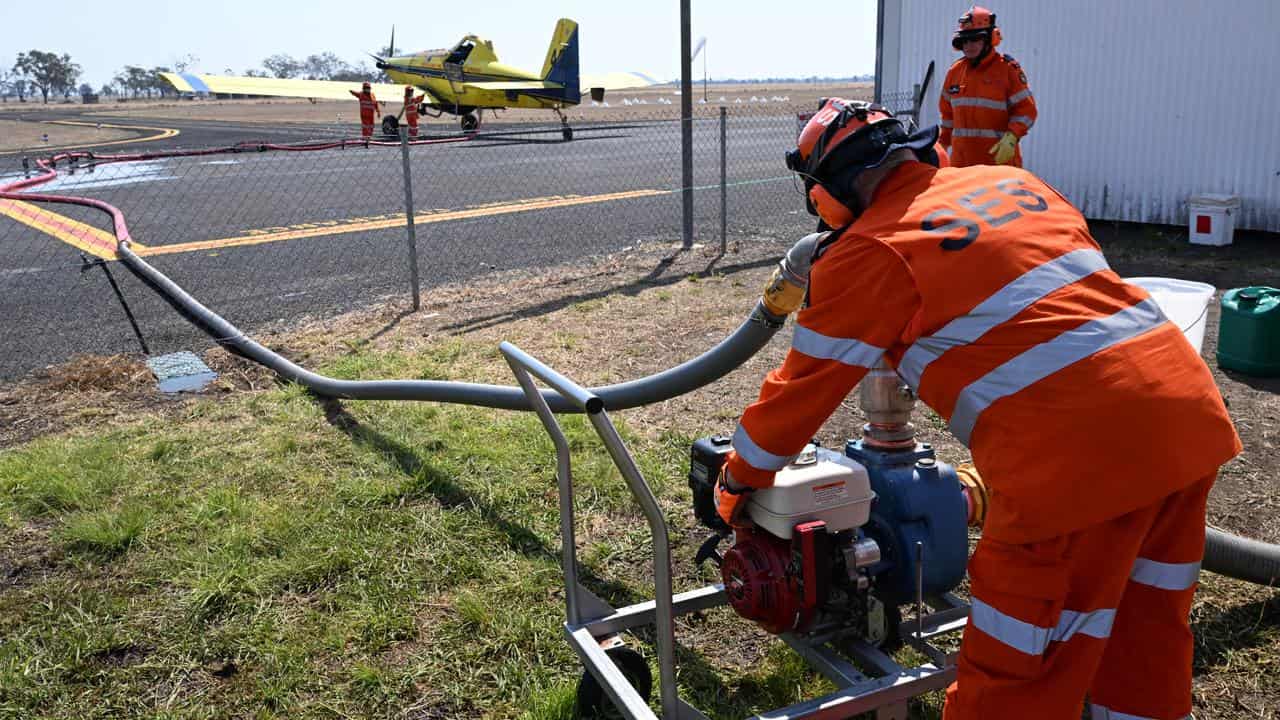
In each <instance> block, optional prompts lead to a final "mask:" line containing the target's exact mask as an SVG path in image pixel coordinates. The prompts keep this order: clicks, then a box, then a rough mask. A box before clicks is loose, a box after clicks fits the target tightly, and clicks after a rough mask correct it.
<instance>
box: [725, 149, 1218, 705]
mask: <svg viewBox="0 0 1280 720" xmlns="http://www.w3.org/2000/svg"><path fill="white" fill-rule="evenodd" d="M817 255H818V256H817V258H816V259H815V261H814V265H813V270H812V273H811V275H810V283H809V298H808V305H807V306H806V307H805V308H804V309H802V310H801V311H800V312H799V314H798V315H797V318H796V326H795V333H794V337H793V339H792V344H791V349H790V351H789V352H788V354H787V356H786V359H785V361H784V362H783V364H782V366H781V367H779V368H778V369H776V370H774V371H772V372H770V373H769V375H768V376H767V377H766V378H765V381H764V385H763V387H762V388H761V390H760V397H759V399H758V400H757V401H756V402H755V403H753V404H752V405H750V406H749V407H748V408H747V409H746V411H745V412H744V414H743V416H742V419H741V422H740V424H739V427H738V429H737V431H736V432H735V434H734V438H733V452H732V453H730V455H729V458H728V461H727V469H728V472H729V474H730V475H731V476H732V477H733V479H734V480H737V481H738V482H741V483H745V484H747V485H750V486H753V487H757V488H758V487H766V486H768V485H770V484H771V483H772V482H773V475H774V473H775V472H776V471H777V470H779V469H781V468H782V467H785V466H786V465H787V463H789V462H790V461H791V460H792V459H793V458H794V457H795V456H796V454H797V453H798V452H799V451H800V450H801V449H802V447H803V446H804V444H805V443H806V442H807V441H808V440H809V439H810V438H811V437H812V436H813V435H814V434H815V433H816V432H817V430H818V428H819V427H820V426H821V425H822V423H823V422H824V421H825V420H826V418H827V417H828V416H829V415H830V414H831V413H832V412H833V411H834V410H835V409H836V408H838V407H839V406H840V403H841V401H842V400H843V399H844V397H845V396H846V395H847V394H848V393H849V392H850V390H852V388H853V387H854V385H855V384H856V383H857V382H858V381H859V380H861V379H862V377H863V375H864V374H866V372H867V370H868V369H869V368H871V367H872V366H874V365H876V364H877V363H880V362H884V363H887V364H888V365H889V366H890V367H893V368H895V369H896V370H897V372H898V373H899V374H900V375H901V376H902V377H903V379H904V380H905V381H906V382H907V383H908V384H909V385H910V386H911V387H912V388H913V389H914V390H915V391H916V393H917V394H918V396H919V397H920V399H921V400H923V401H924V402H925V403H927V404H928V405H929V407H931V408H933V410H935V411H936V412H937V413H938V414H939V415H940V416H942V417H943V418H945V419H946V421H947V422H948V423H949V425H950V428H951V430H952V432H953V433H954V434H955V436H956V437H957V438H959V439H960V440H961V441H963V442H964V443H965V444H966V445H968V447H969V448H970V450H971V451H972V454H973V459H974V462H975V464H976V465H977V468H978V470H979V471H980V473H981V474H982V477H983V479H984V480H985V481H986V483H987V484H988V487H989V489H990V504H989V507H988V515H987V520H986V526H985V530H984V533H983V537H982V540H981V541H980V542H979V544H978V548H977V551H976V553H975V554H974V556H973V559H972V560H971V562H970V578H971V581H972V585H971V591H972V597H973V612H972V614H971V616H970V622H969V625H968V627H967V629H966V630H965V636H964V641H963V644H962V647H961V654H960V661H959V668H958V683H957V685H954V686H953V687H952V688H951V690H950V691H949V692H948V697H947V704H946V710H945V713H944V716H945V717H946V718H947V720H958V719H961V718H983V719H984V720H991V719H993V718H1032V717H1034V718H1037V719H1038V720H1039V719H1041V718H1054V719H1056V718H1063V719H1064V720H1065V719H1066V718H1070V719H1071V720H1079V717H1080V713H1081V707H1082V703H1083V699H1084V697H1085V694H1086V692H1089V693H1090V694H1091V700H1092V702H1094V703H1095V704H1097V706H1098V710H1097V711H1096V712H1095V715H1094V717H1095V718H1096V717H1100V715H1099V714H1100V713H1103V712H1106V711H1110V712H1112V713H1113V715H1111V716H1110V717H1114V718H1125V719H1126V720H1128V719H1129V718H1132V717H1137V718H1171V717H1182V716H1185V715H1187V714H1188V713H1189V712H1190V710H1191V650H1192V637H1191V632H1190V628H1189V627H1188V617H1187V610H1188V608H1189V607H1190V602H1191V594H1192V592H1193V591H1194V588H1195V581H1196V580H1195V579H1196V577H1197V574H1198V571H1199V562H1200V559H1201V556H1202V550H1203V546H1204V503H1205V497H1206V496H1207V494H1208V491H1209V487H1210V485H1211V484H1212V482H1213V478H1214V476H1215V474H1216V471H1217V469H1218V467H1219V466H1221V465H1222V464H1223V463H1225V462H1226V461H1227V460H1228V459H1230V458H1231V457H1233V456H1234V455H1235V454H1236V453H1237V452H1239V450H1240V442H1239V439H1238V438H1237V437H1236V433H1235V429H1234V428H1233V426H1232V424H1231V421H1230V419H1229V417H1228V415H1227V411H1226V408H1225V407H1224V405H1223V402H1222V398H1221V395H1220V394H1219V392H1218V389H1217V387H1216V385H1215V384H1214V380H1213V377H1212V375H1211V374H1210V372H1209V369H1208V367H1207V366H1206V365H1205V363H1204V361H1203V360H1201V359H1200V357H1199V355H1197V353H1196V351H1195V349H1194V348H1192V347H1191V345H1190V344H1189V343H1188V342H1187V341H1186V339H1185V338H1184V337H1183V336H1182V333H1181V331H1180V330H1179V328H1178V327H1177V326H1175V325H1173V324H1172V323H1170V322H1169V321H1168V320H1167V319H1166V318H1165V316H1164V315H1163V314H1162V312H1161V311H1160V309H1159V307H1158V306H1157V305H1156V304H1155V302H1154V301H1153V300H1152V299H1151V298H1150V296H1149V295H1148V294H1147V293H1146V291H1144V290H1143V289H1142V288H1140V287H1138V286H1136V285H1131V284H1128V283H1125V282H1123V281H1122V280H1121V279H1120V278H1119V277H1118V276H1117V275H1116V273H1115V272H1113V271H1112V270H1111V269H1110V268H1109V267H1108V266H1107V263H1106V260H1105V258H1104V257H1103V256H1102V253H1101V251H1100V250H1099V247H1098V245H1097V244H1096V243H1095V242H1094V240H1093V238H1092V237H1091V236H1090V235H1089V231H1088V227H1087V226H1086V224H1085V220H1084V218H1083V217H1082V216H1081V215H1080V213H1079V212H1077V211H1076V210H1075V209H1074V208H1073V207H1072V206H1071V204H1070V203H1068V202H1067V201H1066V200H1065V199H1064V198H1062V197H1061V196H1060V195H1059V194H1058V193H1057V192H1056V191H1054V189H1053V188H1051V187H1049V186H1048V185H1046V184H1045V183H1043V182H1041V181H1040V180H1039V179H1037V178H1036V177H1035V176H1033V175H1031V174H1030V173H1028V172H1026V171H1024V170H1020V169H1017V168H1012V167H1008V166H984V167H970V168H955V167H951V168H942V169H939V168H934V167H932V166H930V165H927V164H924V163H918V162H910V163H906V164H904V165H902V166H900V167H899V168H897V169H896V170H894V171H893V172H892V173H891V174H890V175H889V176H888V177H887V178H886V179H885V180H884V181H883V182H882V183H881V185H880V186H879V188H878V189H877V190H876V193H875V198H874V201H873V202H872V203H871V205H870V207H869V208H867V210H866V211H865V212H864V213H863V214H862V215H861V216H860V217H858V218H857V220H856V221H855V222H854V223H853V224H852V225H850V226H849V227H847V228H844V229H841V230H837V231H835V232H834V233H833V234H832V236H831V237H830V238H828V241H827V242H826V243H824V244H823V245H821V246H820V250H819V252H818V254H817ZM1114 713H1124V714H1114ZM1101 717H1108V716H1106V715H1101Z"/></svg>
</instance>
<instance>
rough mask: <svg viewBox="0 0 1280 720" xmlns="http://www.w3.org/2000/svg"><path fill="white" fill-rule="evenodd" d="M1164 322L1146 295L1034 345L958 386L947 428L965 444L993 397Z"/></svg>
mask: <svg viewBox="0 0 1280 720" xmlns="http://www.w3.org/2000/svg"><path fill="white" fill-rule="evenodd" d="M1165 322H1167V320H1166V318H1165V316H1164V313H1162V312H1160V306H1159V305H1157V304H1156V303H1155V301H1154V300H1150V299H1147V300H1143V301H1142V302H1140V303H1138V304H1137V305H1132V306H1130V307H1127V308H1125V309H1124V310H1121V311H1119V312H1117V313H1115V314H1113V315H1108V316H1107V317H1103V318H1098V319H1096V320H1091V321H1089V322H1087V323H1085V324H1083V325H1081V326H1080V327H1078V328H1075V329H1074V330H1068V331H1066V332H1064V333H1062V334H1061V335H1058V336H1057V337H1055V338H1053V339H1052V340H1049V341H1048V342H1043V343H1040V344H1039V345H1036V346H1035V347H1033V348H1031V349H1029V350H1027V351H1026V352H1024V353H1022V354H1021V355H1018V356H1017V357H1015V358H1013V359H1012V360H1009V361H1008V362H1006V363H1005V364H1003V365H1001V366H1000V367H998V368H996V369H994V370H992V371H991V372H989V373H987V374H986V375H984V376H982V377H981V378H978V379H977V380H975V381H973V382H972V383H970V384H969V386H968V387H966V388H965V389H964V390H961V391H960V397H959V398H957V400H956V407H955V411H954V412H953V413H952V415H951V432H952V433H953V434H954V435H955V436H956V438H957V439H959V440H960V442H962V443H964V444H965V445H966V446H968V445H969V437H970V435H972V434H973V428H974V425H976V424H977V422H978V416H979V415H981V414H982V411H983V410H986V409H987V408H988V407H990V406H991V404H992V403H994V402H995V401H997V400H999V399H1000V398H1003V397H1008V396H1009V395H1013V394H1014V393H1016V392H1018V391H1020V390H1023V389H1025V388H1027V387H1028V386H1030V385H1032V384H1034V383H1036V382H1039V381H1040V380H1043V379H1044V378H1046V377H1048V376H1049V375H1052V374H1053V373H1055V372H1058V371H1059V370H1061V369H1063V368H1065V367H1068V366H1070V365H1073V364H1075V363H1077V362H1079V361H1081V360H1083V359H1085V358H1087V357H1089V356H1090V355H1093V354H1094V353H1097V352H1100V351H1102V350H1106V349H1107V348H1109V347H1111V346H1112V345H1115V344H1117V343H1121V342H1124V341H1125V340H1129V339H1130V338H1134V337H1137V336H1139V335H1141V334H1143V333H1145V332H1149V331H1151V330H1154V329H1155V328H1157V327H1159V326H1160V325H1162V324H1163V323H1165Z"/></svg>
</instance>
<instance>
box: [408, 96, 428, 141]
mask: <svg viewBox="0 0 1280 720" xmlns="http://www.w3.org/2000/svg"><path fill="white" fill-rule="evenodd" d="M426 97H427V95H426V93H423V94H422V95H418V96H417V97H414V94H413V87H412V86H410V85H406V86H405V88H404V109H403V111H402V112H404V121H405V122H406V123H408V125H409V137H412V138H416V137H418V105H419V103H421V102H422V101H423V100H424V99H426Z"/></svg>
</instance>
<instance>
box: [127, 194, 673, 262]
mask: <svg viewBox="0 0 1280 720" xmlns="http://www.w3.org/2000/svg"><path fill="white" fill-rule="evenodd" d="M667 192H668V191H666V190H630V191H627V192H619V193H607V194H604V195H586V196H574V195H570V196H562V197H550V198H531V199H528V200H517V201H515V202H509V203H496V204H491V205H483V206H480V207H474V208H468V209H466V210H429V211H426V212H420V213H418V214H416V215H414V216H413V222H414V225H424V224H427V223H438V222H448V221H450V220H470V219H472V218H480V217H489V216H491V215H505V214H508V213H517V212H524V211H526V210H546V209H550V208H560V207H571V206H574V205H587V204H590V203H599V202H609V201H612V200H630V199H633V198H642V197H652V196H654V195H665V194H667ZM407 224H408V221H407V220H406V219H405V217H404V216H403V215H401V216H398V217H397V216H383V217H380V218H376V219H357V220H355V221H341V220H329V221H324V222H317V223H304V224H303V225H302V226H299V227H294V228H281V229H278V230H277V229H275V228H272V229H271V231H268V232H261V231H259V232H258V233H254V232H250V234H247V235H242V236H240V237H231V238H222V239H220V240H200V241H197V242H188V243H179V244H176V245H156V246H153V247H148V248H145V249H138V248H137V246H136V245H135V246H134V252H136V253H137V254H138V255H170V254H173V253H184V252H198V251H201V250H219V249H222V248H229V247H243V246H246V245H262V244H264V243H271V242H280V241H282V240H299V239H302V238H311V237H327V236H330V235H341V234H344V233H353V232H364V231H368V230H385V229H387V228H397V227H404V226H405V225H407Z"/></svg>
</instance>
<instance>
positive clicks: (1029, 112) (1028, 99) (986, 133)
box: [938, 6, 1036, 167]
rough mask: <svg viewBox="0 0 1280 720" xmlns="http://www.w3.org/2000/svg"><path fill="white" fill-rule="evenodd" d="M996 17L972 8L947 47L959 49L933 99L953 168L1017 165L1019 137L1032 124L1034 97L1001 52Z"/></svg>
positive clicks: (1019, 160) (1018, 70)
mask: <svg viewBox="0 0 1280 720" xmlns="http://www.w3.org/2000/svg"><path fill="white" fill-rule="evenodd" d="M999 44H1000V28H998V27H996V15H995V13H993V12H991V11H990V10H988V9H986V8H983V7H977V6H974V7H971V8H969V12H967V13H965V14H964V15H962V16H961V17H960V26H959V27H958V28H957V29H956V32H955V35H954V36H953V37H952V38H951V46H952V47H953V48H955V49H956V50H959V51H961V52H963V53H964V57H962V58H960V59H959V60H956V61H955V63H953V64H952V65H951V69H950V70H948V71H947V77H946V79H945V80H943V81H942V92H941V94H940V95H939V97H938V109H939V110H940V111H941V113H942V133H941V136H940V137H941V140H942V144H943V145H944V146H946V148H947V150H948V152H949V153H950V156H951V164H953V165H955V166H956V167H966V166H969V165H1013V166H1014V167H1022V153H1021V152H1020V151H1019V150H1018V141H1019V140H1021V139H1022V138H1023V137H1025V136H1026V134H1027V131H1028V130H1030V129H1031V126H1032V125H1034V124H1035V122H1036V101H1035V98H1034V97H1032V95H1031V89H1030V88H1028V87H1027V74H1026V73H1025V72H1023V70H1022V67H1021V66H1020V65H1018V61H1017V60H1014V59H1013V58H1012V57H1010V56H1009V55H1000V54H998V53H996V52H995V47H996V46H997V45H999Z"/></svg>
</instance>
